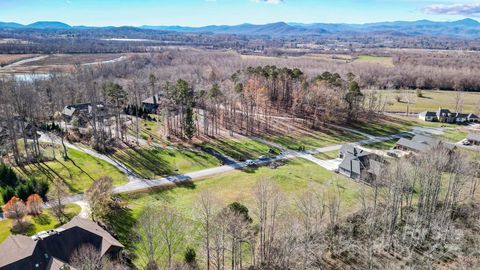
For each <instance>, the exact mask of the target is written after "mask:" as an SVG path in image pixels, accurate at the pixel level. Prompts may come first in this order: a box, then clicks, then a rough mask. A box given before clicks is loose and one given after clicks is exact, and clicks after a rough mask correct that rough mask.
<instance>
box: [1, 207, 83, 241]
mask: <svg viewBox="0 0 480 270" xmlns="http://www.w3.org/2000/svg"><path fill="white" fill-rule="evenodd" d="M65 212H66V215H67V219H72V218H73V217H74V216H76V215H78V214H79V213H80V206H78V205H76V204H68V205H67V206H66V209H65ZM25 221H26V222H28V223H30V225H29V226H28V229H27V233H26V235H28V236H31V235H34V234H36V233H38V232H41V231H47V230H51V229H54V228H57V227H59V226H60V225H61V224H60V223H59V222H58V220H57V219H56V218H55V217H54V216H53V215H52V213H51V211H50V210H48V209H47V210H44V211H43V214H41V215H40V216H38V217H32V216H27V217H25ZM12 225H13V221H12V220H10V219H4V220H0V243H2V242H3V241H4V240H5V239H6V238H7V237H8V236H9V235H11V234H12V232H11V230H10V229H11V228H12Z"/></svg>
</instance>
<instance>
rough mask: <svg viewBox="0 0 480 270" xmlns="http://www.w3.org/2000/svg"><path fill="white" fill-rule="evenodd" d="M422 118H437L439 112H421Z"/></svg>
mask: <svg viewBox="0 0 480 270" xmlns="http://www.w3.org/2000/svg"><path fill="white" fill-rule="evenodd" d="M420 116H423V117H425V116H432V117H433V116H437V112H428V111H427V112H421V113H420Z"/></svg>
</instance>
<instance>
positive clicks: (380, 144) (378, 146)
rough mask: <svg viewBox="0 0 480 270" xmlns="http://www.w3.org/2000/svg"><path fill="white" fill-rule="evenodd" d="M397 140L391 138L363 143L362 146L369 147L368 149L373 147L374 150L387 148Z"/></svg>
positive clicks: (392, 145) (390, 147) (391, 146)
mask: <svg viewBox="0 0 480 270" xmlns="http://www.w3.org/2000/svg"><path fill="white" fill-rule="evenodd" d="M398 140H399V139H392V140H388V141H383V142H376V143H370V144H365V145H363V147H365V148H369V149H375V150H389V149H392V148H393V147H394V146H395V144H396V143H397V142H398Z"/></svg>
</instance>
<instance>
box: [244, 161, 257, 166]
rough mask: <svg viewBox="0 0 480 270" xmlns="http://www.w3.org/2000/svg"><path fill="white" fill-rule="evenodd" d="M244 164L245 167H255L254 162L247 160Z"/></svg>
mask: <svg viewBox="0 0 480 270" xmlns="http://www.w3.org/2000/svg"><path fill="white" fill-rule="evenodd" d="M245 164H246V165H247V166H255V165H256V164H255V161H253V160H247V161H245Z"/></svg>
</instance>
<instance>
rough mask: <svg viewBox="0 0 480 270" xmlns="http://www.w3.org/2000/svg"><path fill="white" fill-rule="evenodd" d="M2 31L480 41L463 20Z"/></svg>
mask: <svg viewBox="0 0 480 270" xmlns="http://www.w3.org/2000/svg"><path fill="white" fill-rule="evenodd" d="M0 28H13V29H17V28H35V29H58V30H62V29H97V30H98V29H126V28H129V29H132V30H133V29H138V30H140V29H143V30H155V31H159V30H161V31H168V32H178V33H209V34H238V35H249V36H254V35H258V36H271V37H284V36H315V35H332V36H338V35H349V34H350V35H351V34H369V35H383V36H413V37H416V36H430V37H431V36H434V37H439V36H446V37H455V38H467V39H474V38H480V23H479V22H478V21H476V20H473V19H463V20H459V21H452V22H434V21H429V20H419V21H395V22H379V23H366V24H342V23H312V24H304V23H285V22H277V23H269V24H262V25H257V24H248V23H246V24H240V25H209V26H203V27H185V26H151V25H145V26H141V27H111V26H108V27H88V26H74V27H72V26H70V25H68V24H65V23H62V22H49V21H44V22H36V23H32V24H29V25H21V24H18V23H11V22H8V23H6V22H0Z"/></svg>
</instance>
